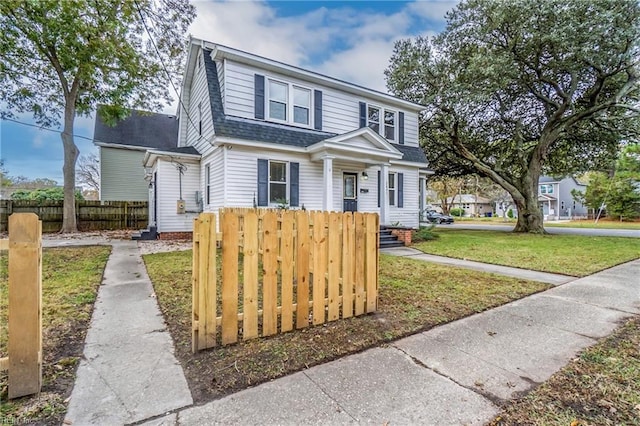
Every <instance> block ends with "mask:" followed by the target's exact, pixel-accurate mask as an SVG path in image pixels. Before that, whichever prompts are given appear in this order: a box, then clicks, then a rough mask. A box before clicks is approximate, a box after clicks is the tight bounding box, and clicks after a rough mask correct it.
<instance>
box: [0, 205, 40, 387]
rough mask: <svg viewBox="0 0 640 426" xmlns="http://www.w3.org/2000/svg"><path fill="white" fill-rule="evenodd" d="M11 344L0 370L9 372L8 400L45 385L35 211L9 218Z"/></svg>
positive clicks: (2, 243)
mask: <svg viewBox="0 0 640 426" xmlns="http://www.w3.org/2000/svg"><path fill="white" fill-rule="evenodd" d="M0 249H1V250H3V251H4V250H8V251H9V346H8V354H9V356H8V357H4V358H0V371H7V370H8V372H9V399H13V398H18V397H21V396H25V395H31V394H34V393H38V392H40V387H41V385H42V222H41V221H40V220H38V216H37V215H36V214H34V213H15V214H13V215H11V216H10V217H9V239H3V240H0Z"/></svg>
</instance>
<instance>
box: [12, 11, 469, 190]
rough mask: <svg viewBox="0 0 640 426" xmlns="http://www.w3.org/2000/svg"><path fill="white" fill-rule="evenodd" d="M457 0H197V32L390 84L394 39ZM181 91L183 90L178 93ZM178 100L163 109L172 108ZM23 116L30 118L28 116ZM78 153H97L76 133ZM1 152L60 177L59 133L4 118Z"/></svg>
mask: <svg viewBox="0 0 640 426" xmlns="http://www.w3.org/2000/svg"><path fill="white" fill-rule="evenodd" d="M455 3H456V2H455V1H426V0H423V1H324V2H322V1H258V2H254V1H204V0H202V1H193V4H194V5H195V6H196V9H197V11H198V17H197V18H196V20H195V21H194V22H193V24H192V25H191V28H190V33H191V34H192V35H193V36H194V37H198V38H202V39H205V40H209V41H212V42H217V43H221V44H225V45H227V46H230V47H234V48H237V49H241V50H246V51H249V52H252V53H256V54H258V55H261V56H265V57H268V58H272V59H276V60H279V61H282V62H285V63H289V64H292V65H297V66H301V67H304V68H308V69H311V70H313V71H317V72H321V73H323V74H326V75H329V76H332V77H336V78H340V79H343V80H346V81H351V82H353V83H357V84H361V85H364V86H367V87H371V88H373V89H378V90H383V91H386V87H385V84H384V75H383V71H384V69H385V68H386V67H387V65H388V62H389V57H390V55H391V52H392V49H393V43H394V42H395V41H396V40H399V39H402V38H408V37H415V36H417V35H433V34H436V33H438V32H439V31H441V30H442V29H443V28H444V25H445V20H444V15H445V13H446V11H447V10H449V9H451V8H452V7H453V6H454V5H455ZM174 97H176V98H177V95H174ZM176 105H177V103H176V102H174V103H173V104H172V105H167V106H166V107H165V109H164V112H166V113H171V114H174V113H175V111H176ZM19 120H21V121H25V122H29V123H32V122H33V121H32V119H31V117H29V116H28V115H23V116H21V117H19ZM93 126H94V118H93V117H78V118H77V119H76V126H75V134H76V135H77V136H84V137H86V138H89V139H90V138H92V137H93ZM76 145H78V147H79V149H80V153H81V155H82V154H89V153H96V152H97V149H96V148H95V146H94V145H93V143H92V142H91V141H89V140H86V139H82V138H80V137H76ZM0 158H2V159H3V160H4V164H5V167H6V168H7V169H8V172H9V174H10V175H12V176H19V175H22V176H27V177H29V178H49V179H54V180H56V181H58V182H59V183H62V163H63V152H62V142H61V141H60V135H59V133H57V132H51V131H46V130H39V129H37V128H34V127H28V126H24V125H20V124H15V123H12V122H8V121H0Z"/></svg>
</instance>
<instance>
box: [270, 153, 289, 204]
mask: <svg viewBox="0 0 640 426" xmlns="http://www.w3.org/2000/svg"><path fill="white" fill-rule="evenodd" d="M286 199H287V163H285V162H281V161H269V203H284V202H285V200H286Z"/></svg>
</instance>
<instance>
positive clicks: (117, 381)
mask: <svg viewBox="0 0 640 426" xmlns="http://www.w3.org/2000/svg"><path fill="white" fill-rule="evenodd" d="M79 241H81V240H79ZM55 243H56V242H55V241H50V242H49V243H47V246H60V245H61V244H55ZM61 243H62V245H64V246H72V245H79V243H75V242H74V240H71V241H69V240H64V241H62V242H61ZM95 243H99V241H97V240H96V241H93V240H91V241H84V244H82V245H93V244H95ZM103 243H105V244H111V245H112V247H113V249H112V252H111V255H110V256H109V260H108V261H107V266H106V268H105V271H104V278H103V281H102V285H101V286H100V289H99V291H98V297H97V300H96V303H95V308H94V311H93V316H92V319H91V325H90V328H89V331H88V332H87V338H86V341H85V348H84V358H83V359H82V360H81V361H80V366H79V367H78V372H77V377H76V382H75V385H74V387H73V392H72V394H71V400H70V401H69V408H68V411H67V415H66V418H65V423H68V422H70V424H73V425H120V424H126V423H133V422H136V421H140V420H143V419H147V418H149V417H153V416H157V415H161V414H164V413H166V412H168V411H171V410H175V409H178V408H181V407H184V406H187V405H191V404H192V403H193V400H192V398H191V393H190V391H189V388H188V386H187V381H186V379H185V377H184V373H183V371H182V368H181V367H180V365H179V364H178V361H177V360H176V358H175V356H174V349H173V348H174V347H173V342H172V340H171V336H170V335H169V332H168V331H167V329H166V326H165V323H164V320H163V318H162V315H161V313H160V310H159V308H158V303H157V302H156V299H155V295H154V292H153V287H152V285H151V281H150V280H149V276H148V275H147V271H146V269H145V267H144V263H143V262H142V258H141V256H140V253H139V250H138V245H137V242H136V241H122V240H112V241H103Z"/></svg>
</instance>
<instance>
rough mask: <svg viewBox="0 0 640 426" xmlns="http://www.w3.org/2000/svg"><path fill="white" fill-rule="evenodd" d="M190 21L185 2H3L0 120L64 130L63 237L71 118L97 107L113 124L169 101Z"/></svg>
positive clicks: (72, 155) (70, 183) (70, 175)
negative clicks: (27, 118) (29, 119)
mask: <svg viewBox="0 0 640 426" xmlns="http://www.w3.org/2000/svg"><path fill="white" fill-rule="evenodd" d="M194 17H195V9H194V7H193V6H192V5H190V4H189V3H188V2H187V1H184V0H64V1H60V0H3V1H0V56H2V62H1V65H0V96H1V97H2V101H3V102H2V104H1V105H0V116H1V117H3V118H8V117H15V116H16V115H17V114H20V113H28V114H33V117H34V118H35V121H36V122H37V123H38V124H41V125H44V126H52V125H58V124H62V126H63V130H62V132H61V138H62V143H63V147H64V167H63V174H64V192H65V207H64V219H63V226H62V231H63V232H67V231H74V230H75V229H76V223H75V207H74V202H73V197H74V188H75V163H76V160H77V158H78V154H79V152H78V149H77V147H76V145H75V142H74V140H73V123H74V120H75V117H76V116H78V115H87V114H89V113H91V112H92V111H93V110H95V108H96V105H97V104H98V103H102V104H106V105H109V107H108V108H105V109H104V111H102V113H103V114H104V117H103V119H105V121H107V122H112V123H113V122H114V121H115V120H116V119H121V118H124V117H126V116H127V114H128V110H129V109H130V108H142V109H152V110H157V109H159V108H160V107H161V106H162V104H163V103H164V102H167V101H169V100H170V96H169V88H170V84H169V83H170V81H173V82H174V84H176V86H177V82H178V81H179V78H180V66H181V63H182V57H183V54H184V50H185V49H184V45H185V40H184V35H185V33H186V31H187V28H188V26H189V24H190V23H191V21H192V20H193V18H194Z"/></svg>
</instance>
